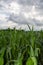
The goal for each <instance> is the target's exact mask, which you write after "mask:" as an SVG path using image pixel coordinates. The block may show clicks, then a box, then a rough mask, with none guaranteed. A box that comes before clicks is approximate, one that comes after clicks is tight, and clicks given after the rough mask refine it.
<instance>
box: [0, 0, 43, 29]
mask: <svg viewBox="0 0 43 65" xmlns="http://www.w3.org/2000/svg"><path fill="white" fill-rule="evenodd" d="M2 21H3V22H2ZM10 21H11V22H12V23H10ZM0 22H1V23H0V24H1V26H2V24H3V25H4V26H5V25H6V26H9V24H10V26H11V27H12V25H11V24H15V23H16V24H17V25H16V24H15V25H14V26H17V27H18V26H19V25H20V26H21V27H23V28H24V26H23V25H27V24H29V25H31V26H32V25H34V26H35V27H36V28H37V27H38V28H39V29H41V27H42V26H43V0H0ZM8 23H9V24H8ZM6 26H5V27H6ZM2 27H3V26H2ZM36 28H35V29H36ZM42 28H43V27H42Z"/></svg>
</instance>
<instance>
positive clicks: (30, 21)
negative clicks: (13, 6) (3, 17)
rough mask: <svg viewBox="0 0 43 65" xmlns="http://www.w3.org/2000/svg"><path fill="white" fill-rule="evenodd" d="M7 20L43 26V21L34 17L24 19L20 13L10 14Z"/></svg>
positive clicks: (20, 23)
mask: <svg viewBox="0 0 43 65" xmlns="http://www.w3.org/2000/svg"><path fill="white" fill-rule="evenodd" d="M9 20H10V21H12V22H14V23H18V24H19V25H22V24H24V25H26V24H30V25H36V26H43V22H40V21H39V20H37V19H34V18H33V19H32V18H29V19H26V18H25V17H24V16H23V15H22V14H20V15H14V14H11V15H10V17H9ZM9 20H8V21H9Z"/></svg>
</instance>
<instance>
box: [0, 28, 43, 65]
mask: <svg viewBox="0 0 43 65" xmlns="http://www.w3.org/2000/svg"><path fill="white" fill-rule="evenodd" d="M0 65H43V31H33V29H32V30H31V29H30V31H24V30H16V29H15V28H14V29H13V30H12V29H7V30H0Z"/></svg>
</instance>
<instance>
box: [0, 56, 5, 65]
mask: <svg viewBox="0 0 43 65" xmlns="http://www.w3.org/2000/svg"><path fill="white" fill-rule="evenodd" d="M3 63H4V60H3V58H2V57H0V65H3Z"/></svg>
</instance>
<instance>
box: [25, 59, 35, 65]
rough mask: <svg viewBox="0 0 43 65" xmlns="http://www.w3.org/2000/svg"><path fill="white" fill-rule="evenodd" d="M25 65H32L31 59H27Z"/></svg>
mask: <svg viewBox="0 0 43 65" xmlns="http://www.w3.org/2000/svg"><path fill="white" fill-rule="evenodd" d="M26 65H34V63H33V61H32V59H31V58H28V60H27V62H26Z"/></svg>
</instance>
